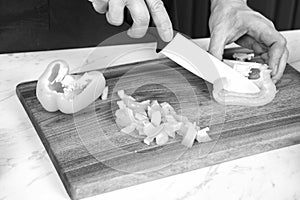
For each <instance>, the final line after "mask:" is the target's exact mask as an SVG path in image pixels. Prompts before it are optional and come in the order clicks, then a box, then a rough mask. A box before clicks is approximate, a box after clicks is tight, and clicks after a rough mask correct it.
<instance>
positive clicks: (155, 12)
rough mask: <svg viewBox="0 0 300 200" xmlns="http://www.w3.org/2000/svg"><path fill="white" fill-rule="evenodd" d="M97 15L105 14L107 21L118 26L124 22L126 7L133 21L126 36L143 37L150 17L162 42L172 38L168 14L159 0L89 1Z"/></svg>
mask: <svg viewBox="0 0 300 200" xmlns="http://www.w3.org/2000/svg"><path fill="white" fill-rule="evenodd" d="M89 1H90V2H92V3H93V6H94V8H95V10H96V11H97V12H98V13H101V14H104V13H106V19H107V21H108V22H109V23H110V24H112V25H115V26H119V25H121V24H122V23H123V20H124V8H125V7H127V8H128V9H129V12H130V14H131V17H132V19H133V25H132V26H131V28H130V29H129V30H128V32H127V33H128V35H129V36H131V37H133V38H141V37H143V36H144V35H145V34H146V32H147V29H148V26H149V21H150V15H151V17H152V19H153V21H154V23H155V25H156V28H157V30H158V33H159V35H160V37H161V38H162V40H163V41H165V42H169V41H170V40H171V39H172V38H173V28H172V23H171V20H170V18H169V16H168V13H167V11H166V9H165V7H164V4H163V2H162V1H161V0H89Z"/></svg>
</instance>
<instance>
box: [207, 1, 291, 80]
mask: <svg viewBox="0 0 300 200" xmlns="http://www.w3.org/2000/svg"><path fill="white" fill-rule="evenodd" d="M209 28H210V33H211V41H210V45H209V52H210V53H211V54H213V55H214V56H216V57H217V58H219V59H222V56H223V52H224V48H225V45H227V44H229V43H232V42H236V43H237V44H239V45H241V46H243V47H246V48H249V49H252V50H254V52H255V53H256V54H257V55H261V57H262V58H263V60H264V61H265V62H266V63H267V64H268V65H269V66H270V68H271V69H272V80H273V82H274V83H276V82H277V81H278V80H279V79H280V78H281V77H282V75H283V72H284V69H285V66H286V62H287V59H288V54H289V53H288V50H287V47H286V39H285V38H284V37H283V36H282V35H281V34H280V33H279V32H278V31H277V30H276V29H275V27H274V25H273V23H272V22H271V21H270V20H268V19H267V18H265V17H264V16H262V15H261V14H260V13H258V12H255V11H253V10H252V9H250V8H249V7H248V6H247V4H246V1H245V0H226V1H224V0H211V16H210V19H209Z"/></svg>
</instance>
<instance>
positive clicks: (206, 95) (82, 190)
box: [17, 59, 300, 199]
mask: <svg viewBox="0 0 300 200" xmlns="http://www.w3.org/2000/svg"><path fill="white" fill-rule="evenodd" d="M103 73H104V75H105V77H106V79H107V85H108V87H109V95H108V99H107V100H105V101H102V100H100V99H98V100H97V101H96V102H95V103H94V104H92V105H90V106H89V107H88V108H86V109H84V110H83V111H81V112H79V113H76V114H74V115H65V114H62V113H61V112H54V113H49V112H47V111H45V110H44V109H43V108H42V107H41V104H40V103H39V102H38V100H37V98H36V95H35V87H36V82H26V83H22V84H19V85H18V86H17V94H18V97H19V99H20V101H21V103H22V105H23V106H24V108H25V110H26V112H27V114H28V116H29V118H30V119H31V121H32V124H33V125H34V127H35V129H36V131H37V133H38V135H39V137H40V139H41V141H42V142H43V144H44V146H45V148H46V150H47V152H48V154H49V156H50V158H51V160H52V162H53V164H54V166H55V168H56V170H57V172H58V174H59V176H60V178H61V180H62V182H63V183H64V186H65V188H66V190H67V192H68V193H69V195H70V197H71V198H72V199H80V198H84V197H88V196H92V195H96V194H100V193H104V192H108V191H112V190H116V189H120V188H124V187H128V186H132V185H136V184H139V183H143V182H147V181H152V180H156V179H159V178H163V177H167V176H171V175H175V174H178V173H183V172H187V171H190V170H194V169H198V168H202V167H206V166H210V165H214V164H218V163H222V162H225V161H229V160H233V159H237V158H241V157H244V156H249V155H253V154H257V153H261V152H265V151H269V150H273V149H277V148H281V147H285V146H289V145H293V144H298V143H300V74H299V73H298V72H297V71H296V70H294V69H293V68H291V67H290V66H287V68H286V71H285V74H284V76H283V78H282V80H281V81H280V82H279V83H278V85H277V89H278V93H277V95H276V98H275V99H274V101H273V102H272V103H270V104H268V105H266V106H263V107H254V108H253V107H251V108H249V107H242V106H223V105H220V104H217V103H216V102H215V101H214V100H213V99H212V98H211V88H212V86H211V84H208V83H206V82H204V81H203V80H202V79H200V78H198V77H196V76H194V75H193V74H191V73H190V72H188V71H186V70H185V69H183V68H181V67H179V66H178V65H177V64H175V63H174V62H172V61H170V60H168V59H161V60H154V61H147V62H142V63H134V64H128V65H123V66H118V67H114V68H108V69H106V70H103ZM120 89H124V90H125V92H126V93H127V94H130V95H132V96H134V97H135V98H137V99H138V100H146V99H157V100H158V101H159V102H164V101H166V102H169V103H170V104H171V105H172V106H174V108H175V109H176V111H177V112H178V113H180V114H182V115H185V116H187V117H188V118H189V119H190V120H191V121H195V122H197V124H198V125H199V126H201V127H202V128H203V127H207V126H209V127H210V130H211V131H210V132H209V135H210V136H211V138H212V141H211V142H208V143H201V144H199V143H195V144H194V146H193V147H192V148H191V149H186V148H185V147H183V146H182V145H181V144H180V141H181V137H180V136H177V137H176V138H175V139H171V140H170V141H169V142H168V144H166V145H164V146H156V145H150V146H147V145H146V144H144V143H143V142H142V141H143V140H142V138H141V137H139V136H137V135H132V136H130V135H126V134H123V133H120V132H119V130H120V129H119V128H118V127H117V125H116V123H115V116H114V112H115V110H116V109H117V104H116V101H117V100H119V99H118V97H117V94H116V92H117V91H118V90H120ZM195 178H197V177H195Z"/></svg>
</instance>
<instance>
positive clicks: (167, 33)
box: [162, 29, 173, 42]
mask: <svg viewBox="0 0 300 200" xmlns="http://www.w3.org/2000/svg"><path fill="white" fill-rule="evenodd" d="M162 39H163V41H165V42H170V41H171V40H172V39H173V30H170V29H169V30H165V31H164V32H163V34H162Z"/></svg>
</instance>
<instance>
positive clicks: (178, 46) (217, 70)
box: [160, 33, 260, 93]
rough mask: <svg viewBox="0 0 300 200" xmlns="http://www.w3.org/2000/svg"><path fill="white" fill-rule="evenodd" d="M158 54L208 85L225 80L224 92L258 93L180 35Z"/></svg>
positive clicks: (250, 85)
mask: <svg viewBox="0 0 300 200" xmlns="http://www.w3.org/2000/svg"><path fill="white" fill-rule="evenodd" d="M160 53H162V54H164V55H165V56H167V57H168V58H170V59H171V60H173V61H174V62H176V63H177V64H179V65H181V66H182V67H184V68H185V69H187V70H188V71H190V72H192V73H193V74H195V75H196V76H198V77H201V78H202V79H204V80H206V81H208V82H210V83H214V82H215V81H216V80H217V79H219V78H227V79H228V81H229V82H230V83H231V84H229V85H230V88H229V87H228V84H226V85H224V87H223V88H224V89H226V90H229V91H233V92H238V93H257V92H259V91H260V90H259V88H258V87H257V86H256V85H255V84H254V83H253V82H251V81H250V80H249V79H247V78H246V77H244V76H243V75H242V74H240V73H238V72H237V71H235V70H234V69H232V68H231V67H230V66H229V65H227V64H225V63H224V62H222V61H220V60H219V59H217V58H216V57H214V56H213V55H211V54H209V53H208V52H206V51H205V50H203V49H201V48H200V47H199V46H198V45H197V44H196V43H194V42H192V41H191V40H189V39H187V38H186V37H184V36H183V35H181V34H180V33H177V34H176V35H175V37H174V38H173V40H172V41H171V42H170V43H168V44H167V45H166V46H165V47H164V48H162V50H161V51H160Z"/></svg>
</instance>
